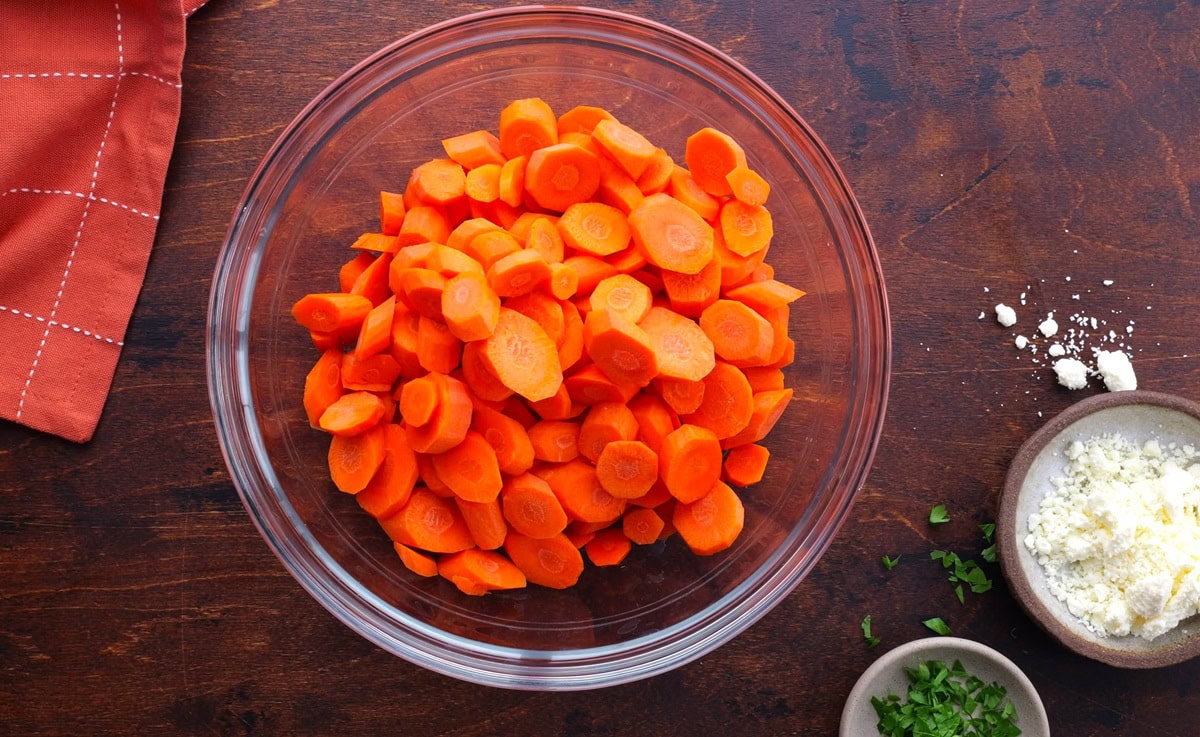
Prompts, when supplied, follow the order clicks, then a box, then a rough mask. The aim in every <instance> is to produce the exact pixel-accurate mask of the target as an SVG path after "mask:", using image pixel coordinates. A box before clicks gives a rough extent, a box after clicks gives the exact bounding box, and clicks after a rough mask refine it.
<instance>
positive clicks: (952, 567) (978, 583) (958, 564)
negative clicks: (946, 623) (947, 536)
mask: <svg viewBox="0 0 1200 737" xmlns="http://www.w3.org/2000/svg"><path fill="white" fill-rule="evenodd" d="M929 557H930V558H932V559H933V560H940V561H941V562H942V568H945V569H946V570H948V571H950V578H949V581H950V583H952V584H955V589H954V593H955V596H957V597H958V601H959V603H960V604H961V603H963V592H962V585H963V584H964V583H965V584H967V585H968V586H969V587H970V588H971V592H972V593H976V594H982V593H984V592H985V591H991V589H992V579H990V578H988V575H987V573H985V572H984V570H983V569H982V568H980V567H979V564H978V563H976V562H975V561H973V560H963V559H962V558H960V557H958V553H951V552H948V551H946V550H934V551H932V552H930V553H929Z"/></svg>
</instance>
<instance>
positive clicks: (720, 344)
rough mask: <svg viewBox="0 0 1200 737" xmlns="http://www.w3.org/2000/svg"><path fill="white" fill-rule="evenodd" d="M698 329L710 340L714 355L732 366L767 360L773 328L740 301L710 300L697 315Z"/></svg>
mask: <svg viewBox="0 0 1200 737" xmlns="http://www.w3.org/2000/svg"><path fill="white" fill-rule="evenodd" d="M700 329H701V330H703V331H704V334H705V335H707V336H708V337H709V339H710V340H711V341H712V344H713V350H714V351H716V354H717V355H718V356H720V357H721V358H722V359H724V360H726V361H728V362H730V363H732V364H734V365H735V366H765V365H766V364H768V363H770V361H771V356H772V350H773V349H774V347H775V329H774V328H773V327H772V326H771V323H769V322H767V320H766V318H764V317H763V316H762V315H760V314H758V313H757V312H755V311H754V310H752V309H751V308H750V307H748V306H746V305H745V304H742V303H741V302H737V301H734V300H731V299H719V300H717V301H716V302H713V303H712V304H711V305H709V306H708V307H706V308H704V312H703V313H701V315H700Z"/></svg>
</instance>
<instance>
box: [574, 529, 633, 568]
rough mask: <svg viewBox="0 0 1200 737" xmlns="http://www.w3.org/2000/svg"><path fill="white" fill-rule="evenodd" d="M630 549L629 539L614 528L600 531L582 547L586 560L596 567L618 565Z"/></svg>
mask: <svg viewBox="0 0 1200 737" xmlns="http://www.w3.org/2000/svg"><path fill="white" fill-rule="evenodd" d="M632 547H633V546H632V544H631V543H630V542H629V538H627V537H625V533H624V532H622V531H621V530H620V529H619V528H616V527H611V528H609V529H607V530H600V531H599V532H597V533H596V536H595V537H593V538H592V539H591V540H589V541H588V543H587V544H586V545H584V546H583V548H584V550H585V551H586V552H587V557H588V560H590V561H592V563H593V564H594V565H597V566H617V565H620V564H621V562H622V561H624V560H625V557H626V556H627V555H629V551H630V549H631V548H632Z"/></svg>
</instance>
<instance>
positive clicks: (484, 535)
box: [454, 497, 508, 550]
mask: <svg viewBox="0 0 1200 737" xmlns="http://www.w3.org/2000/svg"><path fill="white" fill-rule="evenodd" d="M454 503H455V504H456V505H458V511H459V512H461V513H462V516H463V521H464V522H466V523H467V529H468V530H470V531H471V537H472V538H474V540H475V545H476V546H478V547H479V549H480V550H496V549H497V548H499V547H500V546H501V545H503V544H504V536H505V535H506V534H508V523H507V522H505V520H504V514H503V513H502V512H501V511H500V499H499V497H497V498H496V499H492V500H491V501H487V502H469V501H467V500H466V499H462V498H459V497H456V498H455V500H454Z"/></svg>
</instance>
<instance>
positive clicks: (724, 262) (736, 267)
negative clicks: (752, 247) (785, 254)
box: [713, 228, 770, 288]
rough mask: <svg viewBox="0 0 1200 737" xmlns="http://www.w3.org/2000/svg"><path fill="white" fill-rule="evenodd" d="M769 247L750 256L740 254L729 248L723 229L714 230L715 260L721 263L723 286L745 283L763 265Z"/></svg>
mask: <svg viewBox="0 0 1200 737" xmlns="http://www.w3.org/2000/svg"><path fill="white" fill-rule="evenodd" d="M769 248H770V247H769V246H768V247H767V248H764V249H762V250H761V251H757V252H755V253H752V254H750V255H749V256H739V255H738V254H736V253H734V252H733V251H731V250H729V246H727V245H726V244H725V237H724V236H722V235H721V230H720V229H719V228H718V229H717V230H714V231H713V253H714V254H715V256H714V260H715V261H716V262H717V263H719V264H720V265H721V286H722V287H725V288H733V287H736V286H738V285H739V284H743V283H745V281H746V279H748V278H750V276H751V275H753V273H754V270H755V269H757V268H758V267H759V266H760V265H762V262H763V259H764V258H765V257H766V255H767V250H768V249H769Z"/></svg>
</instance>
